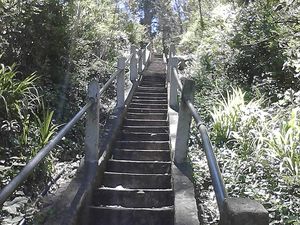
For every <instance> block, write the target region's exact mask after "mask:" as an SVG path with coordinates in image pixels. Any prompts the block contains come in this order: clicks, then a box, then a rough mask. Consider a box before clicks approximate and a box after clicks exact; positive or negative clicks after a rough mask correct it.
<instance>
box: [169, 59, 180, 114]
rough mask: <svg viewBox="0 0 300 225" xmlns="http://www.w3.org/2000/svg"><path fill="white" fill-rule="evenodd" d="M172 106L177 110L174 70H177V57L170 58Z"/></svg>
mask: <svg viewBox="0 0 300 225" xmlns="http://www.w3.org/2000/svg"><path fill="white" fill-rule="evenodd" d="M169 60H170V74H171V76H170V107H171V108H172V109H174V110H175V111H177V110H178V100H177V87H178V85H177V82H176V78H175V73H174V70H176V71H177V64H178V59H177V58H170V59H169Z"/></svg>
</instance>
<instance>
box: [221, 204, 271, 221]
mask: <svg viewBox="0 0 300 225" xmlns="http://www.w3.org/2000/svg"><path fill="white" fill-rule="evenodd" d="M268 224H269V216H268V211H267V210H266V209H265V208H264V207H263V206H262V205H261V204H260V203H258V202H256V201H254V200H251V199H245V198H228V199H226V200H225V202H224V210H223V212H222V214H221V220H220V223H219V225H268Z"/></svg>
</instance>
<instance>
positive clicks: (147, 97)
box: [132, 96, 167, 101]
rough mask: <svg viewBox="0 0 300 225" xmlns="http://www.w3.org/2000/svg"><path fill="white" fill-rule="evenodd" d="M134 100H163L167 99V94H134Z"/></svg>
mask: <svg viewBox="0 0 300 225" xmlns="http://www.w3.org/2000/svg"><path fill="white" fill-rule="evenodd" d="M132 100H161V101H167V97H166V96H161V97H159V96H133V97H132Z"/></svg>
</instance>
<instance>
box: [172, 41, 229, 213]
mask: <svg viewBox="0 0 300 225" xmlns="http://www.w3.org/2000/svg"><path fill="white" fill-rule="evenodd" d="M170 50H171V51H174V50H175V49H174V47H171V48H170ZM171 51H170V53H169V56H170V57H171V58H169V62H168V67H167V68H168V74H167V76H168V77H169V78H168V80H169V82H170V107H171V108H173V109H174V110H176V111H179V115H178V116H179V119H178V128H179V127H180V129H177V135H176V144H175V162H176V163H183V162H184V161H185V159H186V157H187V150H188V146H187V143H188V138H189V135H187V134H188V133H189V132H190V124H191V119H192V118H194V120H195V122H196V126H197V129H198V130H199V133H200V137H201V139H202V146H203V149H204V151H205V155H206V158H207V163H208V167H209V171H210V175H211V179H212V184H213V187H214V191H215V194H216V199H217V203H218V207H219V210H220V211H221V210H222V209H223V203H224V200H225V198H226V197H227V192H226V190H225V185H224V182H223V179H222V176H221V172H220V169H219V166H218V163H217V160H216V157H215V154H214V152H213V148H212V144H211V142H210V139H209V136H208V133H207V129H206V127H205V126H204V124H203V122H202V120H201V117H200V115H199V114H198V112H197V110H196V108H195V106H194V104H193V94H194V93H193V89H194V87H193V86H194V82H193V81H192V80H188V79H183V82H182V81H181V80H180V78H179V76H178V71H177V65H178V59H177V58H176V56H175V52H171ZM178 92H179V93H180V94H181V102H180V104H179V101H178V96H177V95H178ZM182 137H185V138H182ZM176 149H181V151H180V152H179V151H176ZM182 149H184V151H182Z"/></svg>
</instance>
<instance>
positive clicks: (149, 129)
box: [122, 126, 169, 133]
mask: <svg viewBox="0 0 300 225" xmlns="http://www.w3.org/2000/svg"><path fill="white" fill-rule="evenodd" d="M122 131H123V132H135V133H169V127H168V126H144V127H140V126H123V128H122Z"/></svg>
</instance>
